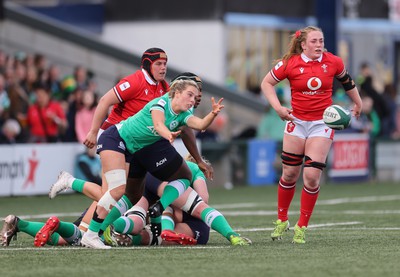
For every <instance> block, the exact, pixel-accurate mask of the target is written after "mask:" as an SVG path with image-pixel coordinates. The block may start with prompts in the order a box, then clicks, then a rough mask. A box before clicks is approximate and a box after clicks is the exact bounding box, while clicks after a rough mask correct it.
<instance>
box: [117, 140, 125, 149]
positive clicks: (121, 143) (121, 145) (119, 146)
mask: <svg viewBox="0 0 400 277" xmlns="http://www.w3.org/2000/svg"><path fill="white" fill-rule="evenodd" d="M118 148H119V149H122V150H124V151H125V150H126V148H125V144H124V143H123V142H122V141H120V142H119V145H118Z"/></svg>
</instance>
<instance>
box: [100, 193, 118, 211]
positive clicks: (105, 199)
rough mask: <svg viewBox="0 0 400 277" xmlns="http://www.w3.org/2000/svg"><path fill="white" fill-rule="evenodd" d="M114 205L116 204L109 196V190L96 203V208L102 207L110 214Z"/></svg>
mask: <svg viewBox="0 0 400 277" xmlns="http://www.w3.org/2000/svg"><path fill="white" fill-rule="evenodd" d="M115 204H117V201H116V200H115V199H114V198H113V197H112V196H111V194H110V191H109V190H107V191H106V193H104V195H103V196H102V197H101V198H100V200H99V202H97V206H100V207H103V208H104V209H105V210H106V211H107V212H110V210H111V209H112V207H114V206H115Z"/></svg>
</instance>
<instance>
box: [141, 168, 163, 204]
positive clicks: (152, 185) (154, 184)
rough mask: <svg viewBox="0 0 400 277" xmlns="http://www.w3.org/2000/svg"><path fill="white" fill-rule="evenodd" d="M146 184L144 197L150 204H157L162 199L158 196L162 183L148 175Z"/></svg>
mask: <svg viewBox="0 0 400 277" xmlns="http://www.w3.org/2000/svg"><path fill="white" fill-rule="evenodd" d="M144 182H145V185H144V193H143V196H144V197H145V198H146V199H147V201H148V202H149V203H155V202H156V201H157V200H158V199H160V197H158V195H157V189H158V187H159V186H160V185H161V183H162V182H161V181H160V180H159V179H157V178H156V177H154V176H153V175H151V174H150V173H147V174H146V178H145V181H144ZM150 205H151V204H150Z"/></svg>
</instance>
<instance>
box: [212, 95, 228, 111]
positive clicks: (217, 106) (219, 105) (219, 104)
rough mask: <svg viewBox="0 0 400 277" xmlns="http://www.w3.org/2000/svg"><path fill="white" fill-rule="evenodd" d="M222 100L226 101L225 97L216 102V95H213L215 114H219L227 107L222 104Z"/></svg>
mask: <svg viewBox="0 0 400 277" xmlns="http://www.w3.org/2000/svg"><path fill="white" fill-rule="evenodd" d="M222 101H224V98H221V99H219V100H218V102H215V99H214V97H211V104H212V113H213V114H219V112H220V111H221V110H222V109H223V108H224V107H225V106H224V105H222Z"/></svg>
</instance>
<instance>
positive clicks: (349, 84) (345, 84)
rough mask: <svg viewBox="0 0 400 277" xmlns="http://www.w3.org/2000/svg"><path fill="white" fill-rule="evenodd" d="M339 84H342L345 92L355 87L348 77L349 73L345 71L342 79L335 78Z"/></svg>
mask: <svg viewBox="0 0 400 277" xmlns="http://www.w3.org/2000/svg"><path fill="white" fill-rule="evenodd" d="M337 79H338V81H339V82H341V83H342V86H343V88H344V90H345V91H349V90H351V89H353V88H355V87H356V84H355V83H354V81H353V79H352V78H351V76H350V75H349V72H347V71H346V74H344V76H343V77H342V78H337Z"/></svg>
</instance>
